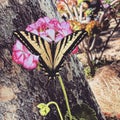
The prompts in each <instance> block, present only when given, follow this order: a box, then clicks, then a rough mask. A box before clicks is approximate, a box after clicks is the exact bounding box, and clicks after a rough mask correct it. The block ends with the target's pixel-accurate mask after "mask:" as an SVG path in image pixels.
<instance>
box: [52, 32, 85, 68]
mask: <svg viewBox="0 0 120 120" xmlns="http://www.w3.org/2000/svg"><path fill="white" fill-rule="evenodd" d="M86 35H87V32H86V31H76V32H74V33H72V34H70V35H68V36H66V37H64V38H63V39H62V40H61V41H60V42H58V44H57V46H56V51H55V58H54V59H55V60H54V68H58V67H60V63H61V64H62V61H63V60H62V59H63V58H64V56H66V55H67V54H69V53H71V52H72V50H73V49H74V48H75V47H76V46H77V45H78V44H79V43H80V42H81V41H82V40H83V38H84V37H85V36H86Z"/></svg>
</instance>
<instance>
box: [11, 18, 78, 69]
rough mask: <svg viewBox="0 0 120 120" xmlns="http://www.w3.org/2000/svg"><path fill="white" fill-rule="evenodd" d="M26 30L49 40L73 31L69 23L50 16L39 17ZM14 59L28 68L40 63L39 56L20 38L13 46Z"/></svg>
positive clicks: (55, 39)
mask: <svg viewBox="0 0 120 120" xmlns="http://www.w3.org/2000/svg"><path fill="white" fill-rule="evenodd" d="M26 30H27V31H29V32H31V33H34V34H36V35H39V36H41V37H42V38H43V39H44V40H47V41H48V42H52V41H55V42H58V41H60V40H62V39H63V38H64V37H65V36H67V35H68V34H70V33H72V30H71V27H70V24H69V23H67V22H61V23H60V22H59V21H58V20H57V19H51V20H50V19H49V18H48V17H44V18H40V19H38V20H37V21H36V22H35V23H32V24H31V25H28V27H27V28H26ZM76 50H77V48H76V49H75V50H74V51H73V52H72V53H73V54H74V53H76ZM12 59H13V60H14V61H15V62H16V63H17V64H21V65H23V67H25V68H27V69H34V68H35V67H36V66H37V64H38V56H35V55H33V54H31V53H30V52H29V51H28V49H27V48H26V47H25V46H24V45H22V43H20V42H19V41H18V40H17V41H16V43H15V45H14V46H13V53H12Z"/></svg>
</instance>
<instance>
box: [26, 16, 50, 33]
mask: <svg viewBox="0 0 120 120" xmlns="http://www.w3.org/2000/svg"><path fill="white" fill-rule="evenodd" d="M49 22H50V19H49V18H48V17H44V18H40V19H38V20H37V21H36V22H35V23H33V24H31V25H28V27H27V28H26V30H27V31H29V32H31V33H34V34H36V35H40V32H42V31H45V30H46V29H47V27H48V24H49Z"/></svg>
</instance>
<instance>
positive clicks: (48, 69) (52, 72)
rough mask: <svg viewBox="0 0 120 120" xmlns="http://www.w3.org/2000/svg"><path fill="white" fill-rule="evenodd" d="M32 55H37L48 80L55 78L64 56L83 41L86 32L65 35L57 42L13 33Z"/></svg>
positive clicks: (32, 35)
mask: <svg viewBox="0 0 120 120" xmlns="http://www.w3.org/2000/svg"><path fill="white" fill-rule="evenodd" d="M13 34H14V35H15V36H16V37H17V38H18V39H19V40H20V41H21V42H22V43H23V44H24V45H25V46H26V47H27V48H28V49H29V50H30V51H31V52H32V53H33V54H35V55H39V61H40V64H41V66H42V70H43V71H45V73H46V74H47V76H48V77H49V79H52V78H55V77H56V75H57V74H58V72H59V69H60V67H61V66H62V64H63V62H64V58H65V56H66V55H68V54H69V53H71V52H72V50H73V49H74V48H75V47H76V46H77V45H78V44H79V43H80V42H81V41H82V40H83V39H84V37H85V36H86V35H87V32H86V31H84V30H82V31H81V30H79V31H76V32H73V33H72V34H69V35H67V36H66V37H64V38H63V39H62V40H61V41H59V42H57V43H56V42H54V41H52V42H48V41H47V40H44V39H43V38H42V37H40V36H37V35H35V34H33V33H30V32H27V31H15V32H14V33H13Z"/></svg>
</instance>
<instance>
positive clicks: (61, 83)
mask: <svg viewBox="0 0 120 120" xmlns="http://www.w3.org/2000/svg"><path fill="white" fill-rule="evenodd" d="M58 79H59V82H60V85H61V87H62V91H63V94H64V98H65V102H66V107H67V110H68V114H69V117H70V120H72V114H71V110H70V105H69V102H68V96H67V93H66V90H65V86H64V83H63V80H62V78H61V76H60V75H59V76H58Z"/></svg>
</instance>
